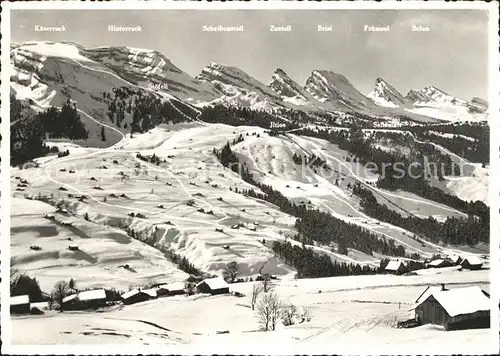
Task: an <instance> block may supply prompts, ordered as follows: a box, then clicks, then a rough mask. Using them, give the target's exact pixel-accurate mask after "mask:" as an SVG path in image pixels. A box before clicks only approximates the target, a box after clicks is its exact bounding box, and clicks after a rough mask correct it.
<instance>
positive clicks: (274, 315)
mask: <svg viewBox="0 0 500 356" xmlns="http://www.w3.org/2000/svg"><path fill="white" fill-rule="evenodd" d="M281 310H282V303H281V302H280V300H279V298H278V295H277V294H276V293H266V294H264V295H263V296H262V298H261V299H260V300H259V301H258V302H257V317H258V319H259V324H260V325H261V327H262V328H263V329H264V330H265V331H269V329H270V328H271V329H272V330H275V329H276V323H277V321H278V320H279V318H280V316H281Z"/></svg>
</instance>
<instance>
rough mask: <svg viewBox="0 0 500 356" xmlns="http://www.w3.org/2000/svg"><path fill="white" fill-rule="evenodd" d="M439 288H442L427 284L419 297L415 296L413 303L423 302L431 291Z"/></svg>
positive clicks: (435, 291)
mask: <svg viewBox="0 0 500 356" xmlns="http://www.w3.org/2000/svg"><path fill="white" fill-rule="evenodd" d="M441 290H442V287H438V286H429V287H427V288H426V289H425V290H424V292H423V293H422V294H421V295H420V297H418V298H417V300H416V301H415V303H417V304H420V303H421V302H423V301H424V300H426V299H427V298H429V297H430V296H431V295H432V294H433V293H437V292H440V291H441Z"/></svg>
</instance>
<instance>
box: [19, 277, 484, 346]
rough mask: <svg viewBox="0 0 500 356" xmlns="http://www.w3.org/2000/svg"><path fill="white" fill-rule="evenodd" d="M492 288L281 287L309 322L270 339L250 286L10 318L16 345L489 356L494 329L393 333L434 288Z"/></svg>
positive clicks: (449, 282)
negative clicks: (405, 347) (360, 349)
mask: <svg viewBox="0 0 500 356" xmlns="http://www.w3.org/2000/svg"><path fill="white" fill-rule="evenodd" d="M488 280H489V271H485V270H483V271H470V272H459V271H453V270H449V271H448V272H447V273H443V274H427V275H425V276H390V275H377V276H351V277H334V278H321V279H303V280H280V281H275V286H274V291H275V292H276V293H277V294H278V295H279V296H280V298H281V299H282V300H283V301H286V302H290V303H293V304H295V305H296V306H297V307H298V308H299V310H300V309H301V308H303V307H310V308H311V320H310V321H309V322H303V323H297V324H295V325H291V326H288V327H285V326H283V325H281V324H280V325H278V327H277V330H276V331H269V332H263V331H260V330H259V325H258V321H257V318H256V316H255V313H254V312H252V310H251V308H250V295H251V289H252V283H238V284H232V285H230V289H231V290H234V291H238V292H241V293H243V294H245V296H244V297H239V298H238V297H235V296H231V295H219V296H208V295H194V296H191V297H185V296H177V297H166V298H160V299H157V300H152V301H147V302H143V303H138V304H134V305H130V306H123V307H113V308H114V309H111V310H107V311H104V312H102V313H91V312H63V313H59V312H51V311H46V314H45V315H43V316H18V317H17V316H16V317H13V318H12V331H13V344H75V343H78V344H84V343H85V344H103V343H109V344H122V343H125V344H126V343H130V344H133V343H139V344H149V345H152V344H164V345H171V346H172V347H174V346H175V347H182V346H186V344H189V345H192V346H193V347H194V348H195V349H196V348H197V347H198V346H200V347H201V345H203V347H214V348H216V347H217V346H218V345H233V344H234V345H236V344H237V345H238V346H239V347H244V349H245V350H247V351H248V352H250V350H254V349H258V345H261V344H262V343H264V344H265V345H267V346H277V345H293V349H294V350H297V351H298V350H302V349H304V350H307V348H308V347H309V349H310V348H311V347H314V345H322V347H325V349H324V350H326V348H328V349H331V350H333V349H335V350H338V349H342V348H344V347H350V348H351V349H352V347H353V346H354V347H355V345H357V343H358V342H359V340H363V342H364V343H365V346H367V347H368V346H369V347H372V348H377V347H385V348H387V347H396V346H398V345H402V344H403V343H408V344H412V352H416V353H418V352H417V350H424V349H425V350H432V348H434V349H436V347H438V349H439V350H444V349H446V350H457V349H458V348H462V349H463V350H466V349H473V350H475V352H474V353H478V352H480V351H481V350H483V348H484V352H487V345H488V342H489V334H488V333H489V330H488V329H478V330H466V331H448V332H447V331H444V330H442V329H439V328H438V327H433V326H429V325H427V326H421V327H417V328H411V329H397V328H395V325H396V323H397V321H400V320H406V319H408V318H411V317H412V312H411V311H409V309H410V308H411V307H412V306H413V304H414V302H415V300H416V299H417V298H418V297H419V296H420V294H421V293H422V292H423V290H424V289H425V288H426V287H427V286H428V285H430V284H434V285H436V284H440V283H445V284H446V286H447V288H457V287H461V286H468V285H477V286H479V287H480V288H482V289H483V290H485V291H489V282H488ZM254 283H258V282H254ZM235 321H237V322H235ZM29 330H32V332H29ZM222 332H224V333H223V334H222ZM421 340H425V343H422V342H421ZM309 352H311V351H309Z"/></svg>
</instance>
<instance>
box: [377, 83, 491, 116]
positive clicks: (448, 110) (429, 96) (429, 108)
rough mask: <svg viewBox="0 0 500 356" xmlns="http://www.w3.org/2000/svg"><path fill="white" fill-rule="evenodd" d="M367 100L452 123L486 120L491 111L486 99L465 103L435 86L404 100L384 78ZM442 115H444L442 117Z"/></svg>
mask: <svg viewBox="0 0 500 356" xmlns="http://www.w3.org/2000/svg"><path fill="white" fill-rule="evenodd" d="M368 97H369V98H370V99H372V100H373V101H374V102H375V103H376V104H377V105H380V106H385V107H391V108H397V107H400V108H404V109H405V110H407V111H410V112H415V113H417V112H418V113H421V114H423V115H429V116H433V117H438V118H440V119H444V120H450V121H455V120H461V119H465V120H467V119H469V120H470V119H471V118H474V119H485V118H486V115H483V114H484V113H485V112H486V111H487V109H488V103H487V102H486V101H485V100H483V99H480V98H473V99H472V100H471V101H467V100H463V99H460V98H457V97H454V96H452V95H450V94H448V93H446V92H444V91H443V90H441V89H438V88H436V87H435V86H426V87H425V88H422V89H420V90H410V91H409V92H408V94H407V95H406V96H403V95H402V94H401V93H400V92H399V91H398V90H397V89H395V88H394V87H393V86H391V85H390V84H389V83H387V82H386V81H385V80H384V79H382V78H377V80H376V81H375V88H374V90H373V91H372V92H370V94H368ZM439 111H441V112H442V113H441V114H439ZM450 116H451V117H450ZM453 119H455V120H453Z"/></svg>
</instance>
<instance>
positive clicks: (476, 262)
mask: <svg viewBox="0 0 500 356" xmlns="http://www.w3.org/2000/svg"><path fill="white" fill-rule="evenodd" d="M460 265H461V266H462V268H464V269H470V270H478V269H481V268H482V267H483V261H481V260H480V259H479V258H478V257H475V256H470V257H467V258H464V260H463V261H462V263H460Z"/></svg>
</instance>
